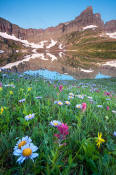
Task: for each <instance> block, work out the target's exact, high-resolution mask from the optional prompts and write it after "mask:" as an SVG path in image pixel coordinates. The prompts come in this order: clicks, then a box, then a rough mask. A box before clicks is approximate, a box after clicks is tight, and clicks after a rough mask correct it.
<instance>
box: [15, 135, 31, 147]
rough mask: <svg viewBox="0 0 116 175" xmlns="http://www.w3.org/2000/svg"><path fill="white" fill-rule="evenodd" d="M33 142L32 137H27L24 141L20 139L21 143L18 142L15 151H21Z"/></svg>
mask: <svg viewBox="0 0 116 175" xmlns="http://www.w3.org/2000/svg"><path fill="white" fill-rule="evenodd" d="M31 142H32V140H31V138H30V137H28V136H26V137H23V138H22V139H19V141H18V142H17V144H16V146H15V147H14V150H16V149H21V147H22V146H24V145H26V144H29V143H31Z"/></svg>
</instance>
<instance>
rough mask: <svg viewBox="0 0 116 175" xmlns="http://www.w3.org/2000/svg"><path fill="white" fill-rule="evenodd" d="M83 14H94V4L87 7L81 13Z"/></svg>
mask: <svg viewBox="0 0 116 175" xmlns="http://www.w3.org/2000/svg"><path fill="white" fill-rule="evenodd" d="M83 14H93V7H92V6H89V7H87V8H86V9H85V10H84V11H83V12H82V13H81V15H83Z"/></svg>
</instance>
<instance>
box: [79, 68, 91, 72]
mask: <svg viewBox="0 0 116 175" xmlns="http://www.w3.org/2000/svg"><path fill="white" fill-rule="evenodd" d="M80 71H82V72H86V73H90V72H94V71H93V70H92V69H89V70H85V69H82V68H81V69H80Z"/></svg>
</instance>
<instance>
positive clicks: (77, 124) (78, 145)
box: [0, 73, 116, 175]
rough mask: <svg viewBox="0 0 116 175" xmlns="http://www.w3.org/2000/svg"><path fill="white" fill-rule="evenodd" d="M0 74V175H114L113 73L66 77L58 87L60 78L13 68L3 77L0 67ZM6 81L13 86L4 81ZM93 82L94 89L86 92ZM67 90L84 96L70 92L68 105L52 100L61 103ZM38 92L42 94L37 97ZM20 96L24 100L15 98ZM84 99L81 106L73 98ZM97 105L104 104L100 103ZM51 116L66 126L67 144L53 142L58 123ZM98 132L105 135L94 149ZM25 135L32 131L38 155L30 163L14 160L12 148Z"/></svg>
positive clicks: (115, 88) (115, 120)
mask: <svg viewBox="0 0 116 175" xmlns="http://www.w3.org/2000/svg"><path fill="white" fill-rule="evenodd" d="M0 79H1V81H2V84H3V88H2V90H1V91H0V109H1V107H3V108H4V111H3V112H2V113H1V114H0V175H23V174H27V175H38V174H42V175H45V174H46V175H54V174H55V175H72V174H73V175H77V174H79V175H84V174H86V175H90V174H92V175H109V174H111V175H115V172H116V138H115V136H113V132H114V131H115V129H116V114H115V113H113V112H112V110H116V95H115V93H116V79H107V80H105V79H104V80H83V81H82V80H81V81H79V80H78V81H76V82H71V81H69V82H67V83H66V84H65V83H64V85H63V86H64V87H63V91H62V92H60V93H59V89H58V87H59V85H60V83H61V84H62V83H63V82H59V81H56V82H52V83H51V82H49V81H45V80H42V79H40V78H39V77H27V76H23V77H21V78H20V77H19V76H18V75H16V74H7V76H6V77H4V78H2V73H0ZM80 83H84V84H82V85H81V84H80ZM7 84H14V86H15V87H10V86H9V87H8V86H5V85H7ZM72 84H73V85H72ZM93 84H96V85H95V88H96V89H99V91H100V92H99V93H98V92H96V91H93V92H90V89H92V87H93V88H94V85H93ZM54 85H56V88H54ZM85 85H86V87H83V86H85ZM28 88H29V89H28ZM31 88H32V89H31ZM10 91H12V92H13V94H10V93H9V92H10ZM104 91H110V93H111V95H112V96H104ZM70 92H73V93H74V94H75V95H77V94H78V95H79V94H81V95H82V94H85V95H86V96H85V97H84V99H80V98H78V97H76V96H75V98H74V99H72V100H70V103H71V105H69V106H66V105H65V104H63V106H58V105H57V104H54V101H55V100H61V101H62V102H63V103H64V101H66V100H67V99H68V94H69V93H70ZM37 96H42V98H41V99H36V98H35V97H37ZM88 96H92V98H93V101H94V102H95V103H94V102H93V103H91V102H90V101H89V99H88ZM24 98H25V102H23V103H19V100H21V99H24ZM107 98H110V100H107ZM83 102H85V103H86V104H87V109H86V111H85V112H82V111H81V110H80V109H76V108H75V106H76V104H82V103H83ZM97 105H103V108H98V107H97ZM107 106H109V108H110V110H109V111H107V110H106V107H107ZM32 113H34V114H35V118H33V119H32V120H29V121H26V120H25V116H26V115H28V114H32ZM51 120H59V121H61V122H63V123H67V125H68V126H69V135H68V136H67V137H66V140H65V142H66V145H62V146H59V145H58V143H57V139H56V138H55V137H54V134H55V133H56V130H57V129H56V128H54V127H52V126H50V125H49V123H50V121H51ZM98 132H102V137H103V139H104V140H105V143H102V144H101V145H100V148H99V149H98V148H97V145H96V137H97V135H98ZM24 136H29V137H31V139H32V141H33V143H34V144H35V145H36V146H38V148H39V149H38V151H37V152H38V154H39V156H38V157H37V158H35V161H34V163H33V162H32V160H27V161H24V162H23V164H21V165H19V164H18V163H16V160H17V158H16V157H15V156H14V155H13V148H14V146H15V145H16V143H17V141H18V140H19V139H21V138H22V137H24Z"/></svg>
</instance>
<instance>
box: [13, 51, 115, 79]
mask: <svg viewBox="0 0 116 175" xmlns="http://www.w3.org/2000/svg"><path fill="white" fill-rule="evenodd" d="M43 54H44V57H45V58H46V59H43V57H37V58H33V59H30V60H29V61H26V62H21V63H20V64H19V65H18V66H14V67H12V68H11V70H12V71H14V72H26V71H31V73H33V74H35V73H38V74H40V75H41V76H42V75H44V76H45V77H46V78H47V77H48V78H51V79H52V78H55V76H56V79H57V78H58V79H59V78H61V79H63V80H64V78H65V79H66V80H68V79H95V78H110V77H116V67H109V66H98V65H96V64H91V62H89V64H88V65H85V62H81V64H80V62H79V64H78V60H76V64H75V62H74V61H75V59H74V61H73V56H72V55H68V56H67V55H66V54H62V55H59V53H50V54H47V53H43ZM53 57H54V58H56V59H54V60H53ZM70 61H71V63H70ZM72 63H74V64H72ZM34 71H35V72H34ZM50 71H51V72H50ZM54 72H55V73H54ZM56 72H57V73H56ZM28 73H29V72H28ZM59 73H60V74H64V75H62V76H61V75H60V74H59ZM69 75H70V76H69Z"/></svg>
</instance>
